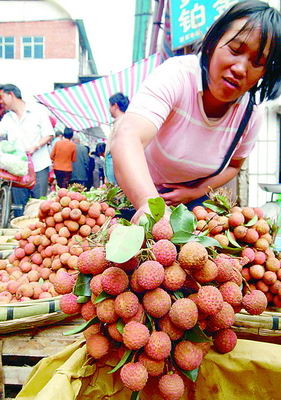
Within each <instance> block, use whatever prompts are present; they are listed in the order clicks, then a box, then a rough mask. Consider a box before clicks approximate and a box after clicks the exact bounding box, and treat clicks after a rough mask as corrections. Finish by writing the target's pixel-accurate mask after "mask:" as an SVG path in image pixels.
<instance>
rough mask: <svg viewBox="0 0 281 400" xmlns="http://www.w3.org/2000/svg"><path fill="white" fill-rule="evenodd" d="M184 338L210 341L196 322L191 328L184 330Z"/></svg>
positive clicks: (194, 340)
mask: <svg viewBox="0 0 281 400" xmlns="http://www.w3.org/2000/svg"><path fill="white" fill-rule="evenodd" d="M184 338H185V339H186V340H189V341H190V342H194V343H205V342H211V341H212V340H211V339H210V338H209V337H208V336H207V335H205V333H204V332H203V331H202V329H201V328H200V326H199V325H198V324H196V325H195V326H194V327H193V328H192V329H189V330H187V331H185V333H184Z"/></svg>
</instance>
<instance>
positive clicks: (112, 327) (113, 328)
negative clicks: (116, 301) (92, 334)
mask: <svg viewBox="0 0 281 400" xmlns="http://www.w3.org/2000/svg"><path fill="white" fill-rule="evenodd" d="M107 330H108V333H109V335H110V337H112V339H114V340H116V342H121V343H123V336H122V334H121V333H120V332H119V331H118V329H117V324H116V322H113V323H112V324H108V325H107Z"/></svg>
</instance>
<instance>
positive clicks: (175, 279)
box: [162, 261, 186, 291]
mask: <svg viewBox="0 0 281 400" xmlns="http://www.w3.org/2000/svg"><path fill="white" fill-rule="evenodd" d="M164 272H165V277H164V281H163V282H162V286H163V287H164V288H165V289H168V290H172V291H175V290H179V289H181V288H182V286H183V284H184V282H185V279H186V272H185V270H184V269H183V268H182V267H181V266H180V265H179V263H178V262H176V261H175V262H174V263H173V264H172V265H170V266H169V267H166V268H165V271H164Z"/></svg>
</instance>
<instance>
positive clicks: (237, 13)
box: [200, 0, 281, 102]
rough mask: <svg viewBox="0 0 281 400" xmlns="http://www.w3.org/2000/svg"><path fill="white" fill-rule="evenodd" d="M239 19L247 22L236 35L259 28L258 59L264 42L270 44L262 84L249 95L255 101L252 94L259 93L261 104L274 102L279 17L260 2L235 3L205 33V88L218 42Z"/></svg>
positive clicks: (278, 81) (279, 80) (278, 80)
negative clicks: (268, 101)
mask: <svg viewBox="0 0 281 400" xmlns="http://www.w3.org/2000/svg"><path fill="white" fill-rule="evenodd" d="M241 18H246V19H247V21H246V22H245V25H244V26H243V27H242V28H241V30H240V31H239V32H238V33H237V35H239V34H240V33H241V32H244V31H249V32H250V33H251V31H252V30H254V29H257V28H258V29H260V32H261V33H260V45H259V50H258V59H259V58H260V57H261V56H262V54H263V50H264V48H265V46H266V44H267V40H268V39H269V41H270V48H269V54H268V57H267V60H266V65H265V73H264V75H263V77H262V78H261V81H260V82H258V83H257V84H256V85H255V86H254V87H252V88H251V89H250V95H251V96H252V97H253V98H255V94H256V93H258V92H259V101H260V102H262V101H264V100H273V99H276V98H277V97H278V96H279V95H280V92H281V14H280V13H279V11H277V9H275V8H273V7H270V6H269V5H268V4H267V3H265V2H263V1H258V0H246V1H241V2H238V3H237V4H235V5H234V6H232V7H231V8H230V9H229V10H228V11H226V12H225V13H224V14H222V15H221V16H220V18H218V19H217V21H216V22H215V23H214V24H213V25H212V26H211V28H210V29H209V30H208V32H207V33H206V35H205V37H204V39H203V41H202V45H201V49H200V50H201V52H202V55H201V67H202V77H203V84H204V86H205V87H206V86H207V85H208V74H209V65H210V60H211V57H212V54H213V52H214V50H215V48H216V46H217V44H218V42H219V41H220V39H221V38H222V36H223V35H224V34H225V33H226V32H227V31H228V30H229V29H230V28H231V25H232V23H233V22H234V21H236V20H238V19H241ZM237 35H235V36H237ZM231 40H232V39H231ZM257 61H258V60H257Z"/></svg>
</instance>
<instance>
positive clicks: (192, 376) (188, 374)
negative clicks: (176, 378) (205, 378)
mask: <svg viewBox="0 0 281 400" xmlns="http://www.w3.org/2000/svg"><path fill="white" fill-rule="evenodd" d="M179 370H180V371H181V373H182V374H183V375H185V376H186V377H187V378H188V379H190V380H191V381H192V382H195V381H196V379H197V377H198V374H199V368H195V369H193V370H192V371H184V370H183V369H181V368H179Z"/></svg>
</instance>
